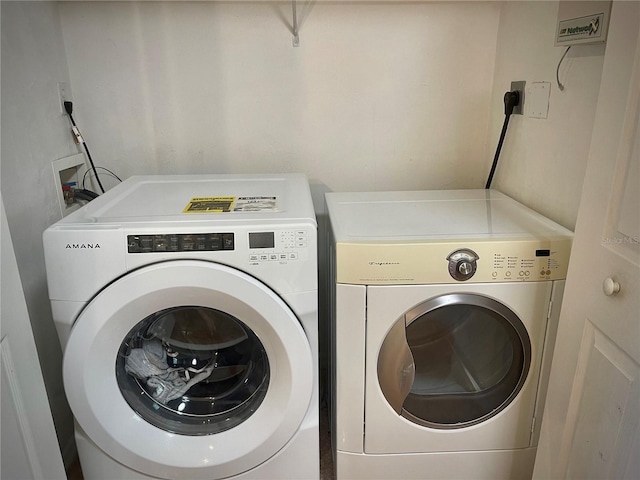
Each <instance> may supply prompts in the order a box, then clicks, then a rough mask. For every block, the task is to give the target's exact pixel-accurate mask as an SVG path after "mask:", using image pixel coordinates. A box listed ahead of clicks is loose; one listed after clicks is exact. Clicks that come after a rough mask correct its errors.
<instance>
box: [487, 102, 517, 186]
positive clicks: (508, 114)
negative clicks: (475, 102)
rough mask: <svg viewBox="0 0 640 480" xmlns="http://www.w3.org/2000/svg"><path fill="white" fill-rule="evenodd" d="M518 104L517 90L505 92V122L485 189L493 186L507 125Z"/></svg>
mask: <svg viewBox="0 0 640 480" xmlns="http://www.w3.org/2000/svg"><path fill="white" fill-rule="evenodd" d="M518 105H520V93H519V92H518V91H517V90H514V91H512V92H507V93H505V94H504V123H503V124H502V132H501V133H500V140H499V141H498V147H497V148H496V154H495V156H494V157H493V164H492V165H491V171H490V172H489V178H487V184H486V185H485V187H484V188H485V189H489V188H491V181H492V180H493V175H494V173H495V172H496V167H497V166H498V157H499V156H500V151H501V150H502V143H503V142H504V137H505V135H506V133H507V127H508V126H509V118H510V117H511V114H512V113H513V109H514V108H515V107H517V106H518Z"/></svg>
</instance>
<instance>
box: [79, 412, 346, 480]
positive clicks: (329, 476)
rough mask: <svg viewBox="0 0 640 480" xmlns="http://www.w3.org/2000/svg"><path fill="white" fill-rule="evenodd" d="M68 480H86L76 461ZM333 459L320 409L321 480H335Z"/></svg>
mask: <svg viewBox="0 0 640 480" xmlns="http://www.w3.org/2000/svg"><path fill="white" fill-rule="evenodd" d="M67 477H68V480H84V479H83V476H82V469H81V468H80V463H79V462H78V461H76V462H75V463H73V465H71V467H70V468H69V471H68V472H67ZM333 478H334V472H333V458H332V455H331V435H330V433H329V417H328V413H327V409H326V407H321V408H320V480H333Z"/></svg>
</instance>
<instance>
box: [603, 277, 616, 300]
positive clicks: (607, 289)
mask: <svg viewBox="0 0 640 480" xmlns="http://www.w3.org/2000/svg"><path fill="white" fill-rule="evenodd" d="M602 291H603V292H604V294H605V295H606V296H607V297H612V296H614V295H617V294H618V292H619V291H620V284H619V283H618V282H616V281H615V280H614V279H613V278H611V277H607V278H605V279H604V282H602Z"/></svg>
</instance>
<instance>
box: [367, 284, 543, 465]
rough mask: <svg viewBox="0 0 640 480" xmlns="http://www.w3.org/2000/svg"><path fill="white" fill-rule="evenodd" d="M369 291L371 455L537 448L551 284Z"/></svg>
mask: <svg viewBox="0 0 640 480" xmlns="http://www.w3.org/2000/svg"><path fill="white" fill-rule="evenodd" d="M454 288H455V290H453V289H452V286H451V285H448V286H447V285H426V286H405V287H400V286H388V287H369V288H368V291H367V355H369V356H368V358H367V367H366V368H367V371H366V392H367V393H366V407H365V412H366V419H365V452H366V453H402V452H405V453H410V452H425V451H429V452H433V451H460V450H492V449H510V448H525V447H528V446H530V442H531V428H532V425H533V415H534V408H535V402H536V394H537V390H538V380H539V371H540V364H541V363H540V362H541V357H542V346H543V343H544V335H545V331H546V324H547V311H548V305H549V296H550V293H551V282H542V283H528V284H525V283H522V284H519V285H513V284H504V285H499V286H497V285H482V284H477V285H475V286H467V285H460V286H455V287H454Z"/></svg>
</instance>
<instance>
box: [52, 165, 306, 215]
mask: <svg viewBox="0 0 640 480" xmlns="http://www.w3.org/2000/svg"><path fill="white" fill-rule="evenodd" d="M309 220H311V221H312V222H313V223H315V212H314V208H313V203H312V201H311V196H310V193H309V184H308V182H307V179H306V177H305V176H304V175H302V174H280V175H268V174H264V175H257V174H255V175H150V176H133V177H130V178H128V179H127V180H125V181H124V182H122V183H120V184H119V185H117V186H116V187H115V188H113V189H111V190H109V191H108V192H106V193H105V194H104V195H101V196H99V197H98V198H96V199H95V200H93V201H92V202H90V203H89V204H87V205H86V206H85V207H84V208H82V209H80V210H78V211H76V212H73V213H72V214H70V215H68V216H67V217H65V218H64V219H62V220H61V221H60V222H58V224H57V225H58V226H63V225H70V224H74V225H80V224H83V225H87V227H88V228H91V227H90V225H92V224H93V225H96V224H145V225H148V224H151V223H161V224H165V223H172V224H176V223H177V224H181V225H184V224H185V223H199V222H212V221H214V222H216V223H220V222H229V223H230V224H247V223H252V224H257V223H265V222H267V223H272V222H281V221H288V222H290V221H309Z"/></svg>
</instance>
